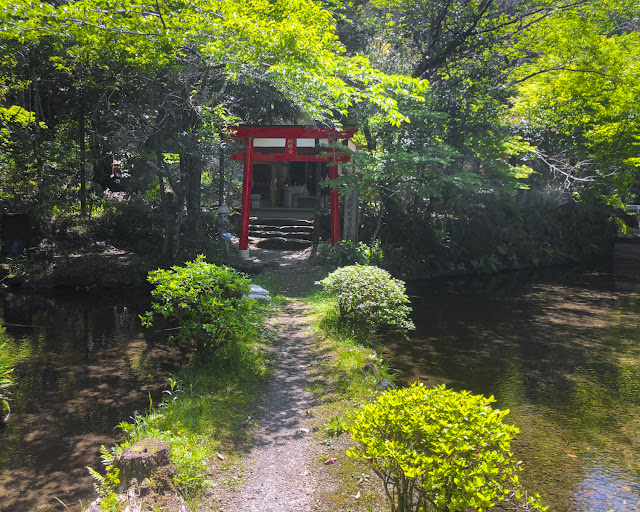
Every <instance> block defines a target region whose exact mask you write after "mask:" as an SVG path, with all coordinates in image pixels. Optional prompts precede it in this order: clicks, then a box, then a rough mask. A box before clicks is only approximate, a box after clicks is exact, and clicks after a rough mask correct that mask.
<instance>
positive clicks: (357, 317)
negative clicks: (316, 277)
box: [320, 265, 414, 332]
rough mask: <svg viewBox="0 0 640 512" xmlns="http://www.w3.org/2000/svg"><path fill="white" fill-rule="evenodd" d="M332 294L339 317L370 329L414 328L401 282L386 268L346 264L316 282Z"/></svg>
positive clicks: (405, 329) (403, 330)
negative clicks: (336, 300) (334, 296)
mask: <svg viewBox="0 0 640 512" xmlns="http://www.w3.org/2000/svg"><path fill="white" fill-rule="evenodd" d="M320 283H321V284H322V286H323V288H324V290H325V291H326V292H329V293H332V294H335V295H336V297H337V299H338V306H339V308H340V317H341V318H342V319H343V320H345V321H347V322H351V323H353V324H354V325H356V326H359V327H364V328H366V329H369V330H371V331H376V330H380V329H389V330H395V331H400V332H406V331H408V330H410V329H413V328H414V325H413V322H412V321H411V319H410V318H409V315H410V314H411V307H410V306H409V305H408V304H409V297H407V294H406V293H405V286H404V283H403V282H402V281H400V280H398V279H394V278H393V277H391V276H390V275H389V273H388V272H387V271H386V270H383V269H381V268H379V267H375V266H369V265H350V266H347V267H342V268H339V269H337V270H335V271H334V272H332V273H330V274H329V275H328V276H327V277H326V278H324V279H323V280H322V281H320Z"/></svg>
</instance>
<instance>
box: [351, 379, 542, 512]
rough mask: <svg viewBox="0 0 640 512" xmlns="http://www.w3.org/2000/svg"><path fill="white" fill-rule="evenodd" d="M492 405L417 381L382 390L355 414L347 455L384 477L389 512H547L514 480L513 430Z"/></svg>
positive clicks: (503, 413)
mask: <svg viewBox="0 0 640 512" xmlns="http://www.w3.org/2000/svg"><path fill="white" fill-rule="evenodd" d="M493 401H494V400H493V397H490V398H485V397H483V396H479V395H472V394H470V393H469V392H467V391H463V392H460V393H458V392H455V391H452V390H450V389H446V388H445V387H444V386H439V387H436V388H427V387H425V386H424V385H422V384H416V383H414V384H412V385H411V386H410V387H408V388H402V389H399V390H389V391H386V392H385V393H383V394H381V395H380V396H378V398H377V399H376V401H375V402H374V403H372V404H366V405H365V406H364V408H363V409H362V410H361V411H359V412H357V413H355V414H354V416H353V418H352V421H351V427H350V429H351V433H352V436H353V438H354V440H356V441H357V442H358V445H357V446H356V447H355V448H352V449H351V450H349V452H348V454H349V456H350V457H354V458H358V459H363V460H364V461H368V463H369V465H370V467H371V469H372V470H373V472H374V473H375V474H376V475H378V476H379V477H380V478H381V479H382V483H383V485H384V488H385V492H386V495H387V498H388V500H389V504H390V506H391V511H392V512H418V511H442V512H444V511H449V512H454V511H462V510H478V511H485V510H487V509H488V508H490V507H492V506H494V505H495V504H497V503H500V502H512V503H515V502H521V503H522V504H523V508H522V510H525V509H544V508H543V507H542V506H541V505H540V502H539V499H538V498H537V497H536V498H527V497H526V495H525V493H524V491H523V490H522V489H521V487H520V485H519V483H518V475H517V473H518V471H519V470H520V469H521V468H520V463H519V462H518V461H517V459H516V458H515V457H514V455H513V453H512V452H511V441H512V439H513V436H514V435H515V434H516V433H517V432H518V429H517V428H516V427H514V426H512V425H506V424H504V423H503V422H502V421H503V419H504V417H505V416H506V414H507V413H508V412H509V411H508V410H507V411H499V410H497V409H492V408H491V407H490V404H491V402H493Z"/></svg>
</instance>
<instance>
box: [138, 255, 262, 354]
mask: <svg viewBox="0 0 640 512" xmlns="http://www.w3.org/2000/svg"><path fill="white" fill-rule="evenodd" d="M148 281H149V282H150V283H151V284H153V285H154V286H155V288H154V290H153V291H152V292H151V294H152V295H153V297H154V299H155V301H154V302H153V304H152V310H151V311H147V313H146V315H145V316H144V317H142V316H141V317H140V318H141V320H142V323H143V325H145V326H146V327H150V326H152V325H153V319H154V315H161V316H163V317H164V318H169V319H173V320H176V321H177V322H178V324H179V327H180V336H179V339H180V340H181V341H182V342H183V343H190V344H192V345H194V346H195V348H196V351H197V352H198V353H199V354H200V356H202V355H206V354H211V353H212V352H214V351H215V350H217V349H218V348H219V347H221V346H224V345H226V344H229V343H232V342H234V341H236V340H237V339H239V337H246V336H247V335H248V334H249V333H251V332H252V331H255V325H256V322H257V317H256V315H255V314H254V306H255V301H254V300H252V299H248V298H245V297H244V295H246V294H248V293H249V291H250V289H251V287H250V283H249V279H248V278H247V277H245V276H243V275H241V274H239V273H238V272H236V271H235V270H233V269H232V268H229V267H220V266H217V265H212V264H209V263H206V262H205V261H204V257H203V256H202V255H201V256H198V257H197V258H196V259H195V261H190V262H187V263H185V264H184V266H182V267H181V266H174V267H172V268H171V269H169V270H166V269H158V270H154V271H153V272H150V273H149V277H148Z"/></svg>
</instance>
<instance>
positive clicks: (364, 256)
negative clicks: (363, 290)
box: [316, 240, 382, 267]
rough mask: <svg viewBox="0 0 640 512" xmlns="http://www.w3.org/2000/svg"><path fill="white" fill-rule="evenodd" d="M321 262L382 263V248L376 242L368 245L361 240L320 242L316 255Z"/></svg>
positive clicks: (349, 263) (343, 263)
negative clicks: (332, 242) (356, 241)
mask: <svg viewBox="0 0 640 512" xmlns="http://www.w3.org/2000/svg"><path fill="white" fill-rule="evenodd" d="M316 257H317V259H318V261H319V262H320V263H321V264H325V265H331V266H332V267H344V266H345V265H356V264H359V265H380V264H381V263H382V249H381V248H380V244H379V243H378V242H376V243H374V244H373V245H372V246H371V247H368V246H367V245H365V244H364V243H362V242H358V243H354V242H352V241H351V240H341V241H340V242H338V243H337V244H335V245H330V244H320V245H319V246H318V252H317V255H316Z"/></svg>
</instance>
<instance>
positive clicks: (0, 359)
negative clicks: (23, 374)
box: [0, 326, 14, 399]
mask: <svg viewBox="0 0 640 512" xmlns="http://www.w3.org/2000/svg"><path fill="white" fill-rule="evenodd" d="M3 336H4V327H2V326H0V399H2V398H4V397H3V395H2V391H3V390H6V389H7V388H8V387H9V386H11V384H12V382H13V379H12V375H11V374H12V373H13V359H14V358H13V357H11V356H10V355H9V353H8V348H9V347H8V346H7V345H8V344H7V342H6V341H4V340H3Z"/></svg>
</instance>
